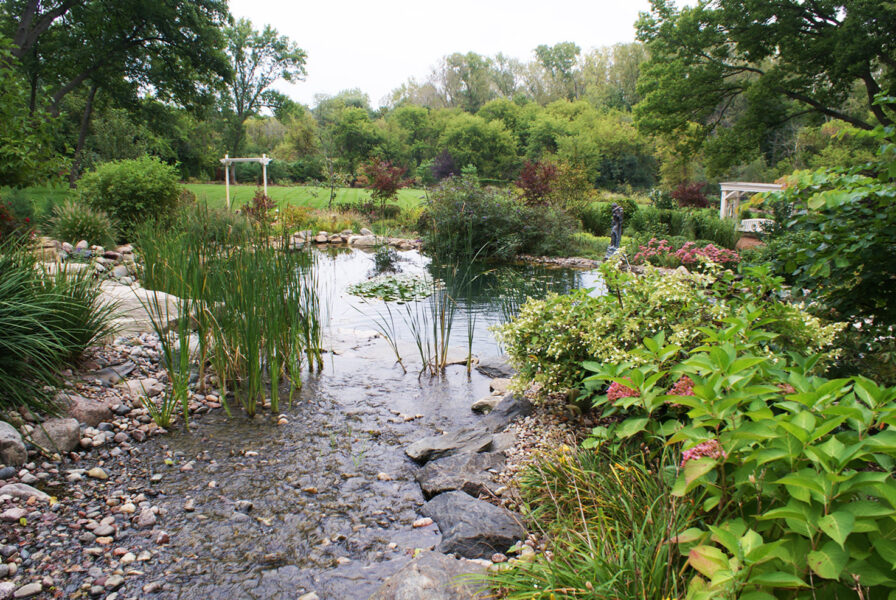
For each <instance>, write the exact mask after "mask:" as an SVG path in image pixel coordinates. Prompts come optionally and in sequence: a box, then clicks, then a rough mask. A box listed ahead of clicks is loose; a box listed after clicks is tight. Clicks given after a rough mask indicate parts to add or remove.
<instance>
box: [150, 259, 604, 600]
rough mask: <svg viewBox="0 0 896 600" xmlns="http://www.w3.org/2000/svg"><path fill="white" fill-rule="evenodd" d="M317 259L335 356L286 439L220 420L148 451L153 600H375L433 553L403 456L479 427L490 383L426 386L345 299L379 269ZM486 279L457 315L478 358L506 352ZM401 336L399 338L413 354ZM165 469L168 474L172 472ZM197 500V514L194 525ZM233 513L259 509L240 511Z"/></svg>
mask: <svg viewBox="0 0 896 600" xmlns="http://www.w3.org/2000/svg"><path fill="white" fill-rule="evenodd" d="M401 254H402V255H403V258H404V259H405V260H404V261H402V266H403V267H404V270H405V271H406V272H423V270H425V269H426V268H427V266H426V263H427V261H426V260H425V259H424V258H423V257H421V256H420V255H419V254H418V253H416V252H408V253H401ZM318 258H319V260H318V267H319V269H320V271H319V280H320V283H321V286H322V290H323V292H322V295H323V296H326V297H327V299H326V300H325V302H324V304H325V310H326V312H327V315H328V320H329V327H328V335H327V347H328V348H329V349H330V350H331V352H329V353H327V354H326V355H325V358H326V365H325V368H324V370H323V372H321V373H315V374H308V375H306V378H305V382H304V387H303V389H302V390H301V393H300V394H298V395H297V397H296V398H295V399H294V401H293V403H292V405H291V407H281V408H282V409H283V413H284V414H285V415H286V417H287V420H288V424H286V425H276V424H274V422H273V420H272V419H271V418H270V417H269V416H267V417H257V418H256V419H254V420H249V419H245V418H244V417H241V416H235V417H233V418H231V419H228V418H227V417H226V415H224V414H223V412H221V411H217V412H216V413H213V414H208V415H204V416H203V417H201V420H200V422H199V424H198V425H197V426H196V427H195V428H194V430H193V431H192V432H173V433H172V434H171V435H168V436H164V437H162V438H157V439H156V440H154V441H152V442H150V443H149V444H147V445H145V452H144V454H145V456H147V457H154V458H153V460H154V461H155V463H153V464H151V465H150V466H151V469H152V470H153V472H155V473H157V474H161V475H162V477H161V480H160V481H159V482H158V483H156V484H154V487H155V489H156V490H157V491H158V492H159V495H158V496H157V497H156V498H155V499H154V501H153V502H154V504H156V505H158V506H159V507H161V508H164V509H166V511H167V514H166V515H165V517H164V518H163V519H162V520H161V523H160V524H161V525H163V527H164V529H165V531H167V532H168V533H169V535H170V538H171V541H170V543H169V544H168V545H167V546H163V547H160V548H161V549H162V554H161V555H160V557H159V559H158V560H154V561H153V562H151V563H147V564H146V565H145V566H144V568H143V570H144V571H145V572H146V575H147V578H146V581H152V580H157V579H162V578H164V580H165V581H166V585H165V586H164V587H163V589H162V590H161V592H160V594H159V597H162V598H179V599H200V598H202V599H205V598H259V599H260V598H271V599H275V598H283V599H287V598H288V599H295V598H298V597H299V596H301V595H302V594H303V593H306V592H309V591H314V592H316V593H317V594H318V596H319V597H320V598H321V600H327V599H333V600H336V599H339V600H352V599H356V598H357V599H365V598H367V597H368V596H369V595H370V594H371V593H373V592H374V591H375V590H376V589H377V587H379V585H380V584H381V583H382V580H383V579H385V578H386V577H388V576H389V575H391V574H392V573H394V572H395V571H397V570H398V569H399V568H401V567H402V566H403V565H404V564H406V563H407V562H408V561H409V560H410V559H411V558H412V555H413V551H414V549H416V548H430V547H432V546H434V545H435V544H437V543H438V541H439V534H438V531H437V529H436V528H435V526H434V525H431V526H428V527H422V528H414V527H412V523H413V522H414V521H415V520H416V519H417V518H418V517H419V515H418V512H417V511H418V509H419V507H420V506H421V505H422V504H423V502H424V499H423V495H422V493H421V491H420V488H419V487H418V485H417V484H416V482H415V481H414V472H415V470H416V467H415V465H414V464H413V463H412V462H411V461H410V460H409V459H408V458H407V457H406V456H405V455H404V448H405V447H406V446H407V445H409V444H410V443H412V442H414V441H416V440H417V439H420V438H421V437H424V436H426V435H431V434H433V433H437V432H439V431H443V430H446V429H453V428H457V427H462V426H465V425H470V424H473V423H474V422H475V421H476V419H478V418H479V417H478V416H477V415H475V414H474V413H472V412H471V411H470V404H471V403H472V402H473V401H475V400H476V399H478V398H480V397H482V396H485V395H488V386H489V379H488V378H486V377H484V376H482V375H480V374H479V373H478V372H476V371H475V370H474V371H473V372H472V373H471V374H469V375H468V374H467V371H466V368H465V367H464V366H460V365H456V366H451V367H448V369H447V371H446V373H445V374H444V376H441V377H436V378H431V377H429V376H427V375H424V376H419V375H418V371H419V366H420V365H419V358H416V359H415V357H414V356H413V354H412V353H411V354H410V355H409V356H408V357H407V358H406V359H405V362H406V364H407V366H408V372H407V373H405V372H404V371H403V370H402V369H401V367H400V366H398V365H397V364H396V363H395V357H394V354H393V353H392V350H391V349H390V348H389V346H388V344H386V342H385V341H384V340H383V339H382V338H381V337H378V336H375V335H374V334H373V332H372V331H371V329H373V326H372V325H373V323H372V319H371V317H370V316H369V315H370V307H371V306H372V305H373V306H375V303H376V302H380V301H363V300H360V299H358V298H355V297H353V296H349V295H348V294H346V292H345V288H346V287H347V286H348V285H350V284H351V283H356V282H358V281H362V280H363V279H364V278H366V277H367V276H368V275H370V272H371V270H372V266H373V259H372V255H370V254H368V253H364V252H361V251H358V250H347V251H338V252H328V253H321V255H320V256H319V257H318ZM520 270H521V273H522V274H523V275H524V276H525V278H529V279H538V278H541V279H542V280H544V281H549V282H550V283H549V285H547V286H542V285H539V289H548V288H551V289H556V290H557V291H561V292H562V291H568V290H569V289H571V288H574V287H582V286H588V287H592V286H594V285H596V284H597V283H598V282H599V279H597V277H596V275H595V274H593V273H582V272H576V271H571V270H561V269H553V270H547V269H543V268H542V269H535V268H532V267H520ZM483 271H484V272H486V275H483V276H482V278H481V279H480V280H479V282H480V284H481V285H479V286H476V287H471V288H470V289H472V290H474V291H473V293H472V294H471V295H469V296H466V297H461V296H460V295H458V296H457V297H458V301H459V303H460V305H461V308H462V310H461V311H460V312H461V313H464V311H466V309H467V307H469V308H470V311H471V314H475V315H477V316H476V332H475V336H474V343H473V352H474V354H478V355H480V356H484V355H494V354H496V353H497V352H498V351H499V349H498V347H497V345H496V343H495V341H494V339H493V338H492V336H491V334H490V333H489V332H488V330H487V326H488V325H491V324H494V323H497V322H499V321H500V320H501V312H500V308H499V307H498V306H497V305H496V303H495V302H494V295H495V288H494V286H493V285H491V284H489V279H488V278H489V277H490V275H488V274H487V271H488V270H487V269H484V270H483ZM380 304H381V303H380ZM358 308H360V309H361V310H360V311H359V310H358ZM380 308H381V306H380ZM365 311H366V312H365ZM463 318H464V319H465V318H466V317H463ZM456 327H458V329H460V330H462V331H461V334H462V335H461V336H460V337H458V338H453V339H454V340H456V341H457V340H460V339H461V338H462V340H463V344H464V345H465V344H466V321H462V324H461V325H456ZM407 335H408V332H407V331H406V330H402V332H401V333H400V336H401V337H402V339H403V341H404V343H409V341H410V340H409V339H408V338H407ZM464 353H465V349H464ZM152 445H155V446H157V447H153V446H152ZM166 456H168V457H170V458H171V459H172V460H171V461H169V462H173V463H174V464H171V465H166V464H165V462H164V459H165V457H166ZM186 464H189V467H188V470H181V467H183V466H184V465H186ZM188 499H192V500H193V502H194V503H195V510H193V511H189V512H188V511H186V510H185V509H184V505H185V503H186V501H187V500H188ZM239 501H249V502H251V503H252V509H251V510H249V511H248V512H245V508H244V506H245V505H242V508H243V512H241V511H240V510H237V509H238V508H241V505H239V504H237V503H238V502H239ZM134 591H135V592H137V591H138V590H134Z"/></svg>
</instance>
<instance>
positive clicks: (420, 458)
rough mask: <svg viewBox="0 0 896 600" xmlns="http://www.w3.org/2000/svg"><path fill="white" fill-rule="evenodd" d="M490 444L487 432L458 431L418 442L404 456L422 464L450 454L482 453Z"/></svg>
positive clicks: (489, 434)
mask: <svg viewBox="0 0 896 600" xmlns="http://www.w3.org/2000/svg"><path fill="white" fill-rule="evenodd" d="M491 444H492V434H491V433H489V432H487V431H481V430H478V429H460V430H458V431H452V432H449V433H443V434H442V435H433V436H429V437H426V438H423V439H422V440H418V441H416V442H414V443H413V444H411V445H410V446H408V447H407V448H406V449H405V454H407V455H408V456H409V457H411V459H413V460H415V461H417V462H418V463H421V464H422V463H425V462H426V461H428V460H435V459H438V458H442V457H445V456H451V455H452V454H464V453H466V454H470V453H474V452H482V451H483V450H488V448H489V447H490V446H491Z"/></svg>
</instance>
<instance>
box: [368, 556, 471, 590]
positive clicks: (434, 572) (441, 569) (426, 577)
mask: <svg viewBox="0 0 896 600" xmlns="http://www.w3.org/2000/svg"><path fill="white" fill-rule="evenodd" d="M484 571H485V566H484V565H482V564H479V563H477V562H473V561H471V560H465V559H456V558H451V557H449V556H445V555H444V554H441V553H439V552H423V553H421V554H420V555H419V556H418V557H417V558H415V559H414V560H412V561H411V562H410V563H408V564H407V565H406V566H405V567H404V568H402V569H401V570H400V571H398V572H397V573H396V574H395V575H392V576H391V577H389V578H388V579H386V580H385V581H384V582H383V585H382V586H381V587H380V589H378V590H377V591H376V592H374V593H373V595H372V596H370V598H369V599H368V600H424V599H425V600H479V599H484V598H487V597H488V596H487V595H486V594H485V593H484V592H481V593H480V592H479V591H478V590H479V588H481V587H482V584H481V583H478V582H476V581H470V580H468V579H467V578H466V576H469V575H471V574H480V573H483V572H484Z"/></svg>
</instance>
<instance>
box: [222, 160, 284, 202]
mask: <svg viewBox="0 0 896 600" xmlns="http://www.w3.org/2000/svg"><path fill="white" fill-rule="evenodd" d="M272 160H274V159H272V158H270V157H269V156H268V155H267V154H262V155H261V157H258V156H255V157H251V158H230V156H229V155H227V154H225V155H224V158H222V159H221V164H222V165H224V196H225V199H226V200H227V210H230V165H232V164H233V163H247V162H255V163H261V180H262V182H263V183H264V195H265V196H267V195H268V163H269V162H271V161H272Z"/></svg>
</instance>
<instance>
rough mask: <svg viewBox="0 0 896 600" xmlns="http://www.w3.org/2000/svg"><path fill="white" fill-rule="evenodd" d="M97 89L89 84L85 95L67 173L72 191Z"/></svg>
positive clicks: (76, 178) (79, 167)
mask: <svg viewBox="0 0 896 600" xmlns="http://www.w3.org/2000/svg"><path fill="white" fill-rule="evenodd" d="M98 88H99V85H98V84H96V83H94V84H91V86H90V92H88V93H87V103H86V104H85V105H84V114H83V115H81V130H80V131H79V132H78V144H77V146H75V156H74V157H73V158H72V168H71V169H69V172H68V187H70V188H72V189H74V187H75V182H76V181H78V175H79V172H80V170H81V159H82V151H83V150H84V141H85V140H86V139H87V130H88V129H89V127H90V116H91V115H92V114H93V99H94V97H96V91H97V89H98Z"/></svg>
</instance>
